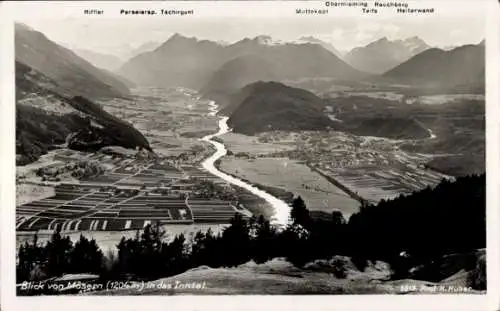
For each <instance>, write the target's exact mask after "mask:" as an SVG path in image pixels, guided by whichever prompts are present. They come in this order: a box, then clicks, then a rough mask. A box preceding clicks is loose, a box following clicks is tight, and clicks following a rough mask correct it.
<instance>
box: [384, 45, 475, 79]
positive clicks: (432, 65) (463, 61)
mask: <svg viewBox="0 0 500 311" xmlns="http://www.w3.org/2000/svg"><path fill="white" fill-rule="evenodd" d="M383 77H384V78H386V79H388V80H391V81H397V82H398V83H400V84H409V85H420V86H426V87H459V88H462V89H463V88H468V89H484V83H485V47H484V45H482V44H478V45H464V46H460V47H458V48H455V49H453V50H451V51H444V50H441V49H437V48H433V49H429V50H426V51H424V52H422V53H420V54H418V55H416V56H414V57H412V58H411V59H409V60H408V61H406V62H404V63H402V64H401V65H399V66H397V67H395V68H394V69H391V70H390V71H388V72H386V73H385V74H384V75H383Z"/></svg>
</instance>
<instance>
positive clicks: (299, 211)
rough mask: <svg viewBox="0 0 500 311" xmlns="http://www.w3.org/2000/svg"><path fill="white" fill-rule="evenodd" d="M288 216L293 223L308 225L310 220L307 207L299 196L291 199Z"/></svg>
mask: <svg viewBox="0 0 500 311" xmlns="http://www.w3.org/2000/svg"><path fill="white" fill-rule="evenodd" d="M290 216H291V218H292V222H293V223H294V224H299V225H301V226H303V227H304V228H308V227H309V225H310V222H311V218H310V216H309V210H308V209H307V207H306V204H305V202H304V200H302V198H301V197H300V196H298V197H297V198H295V199H293V202H292V210H291V212H290Z"/></svg>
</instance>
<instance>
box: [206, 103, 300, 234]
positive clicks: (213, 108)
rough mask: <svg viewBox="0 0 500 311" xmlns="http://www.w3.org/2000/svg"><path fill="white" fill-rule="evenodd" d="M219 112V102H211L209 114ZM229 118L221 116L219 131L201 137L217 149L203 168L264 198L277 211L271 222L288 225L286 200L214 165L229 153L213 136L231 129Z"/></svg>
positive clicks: (288, 212)
mask: <svg viewBox="0 0 500 311" xmlns="http://www.w3.org/2000/svg"><path fill="white" fill-rule="evenodd" d="M217 112H218V106H217V104H215V102H210V112H209V115H210V116H215V115H216V114H217ZM228 119H229V118H228V117H224V116H221V117H220V119H219V131H218V132H217V133H215V134H210V135H207V136H205V137H203V138H201V140H203V141H206V142H209V143H210V144H212V145H213V146H214V147H215V149H216V151H215V153H214V154H212V155H211V156H210V157H208V158H207V159H205V161H203V163H202V166H203V168H204V169H206V170H207V171H209V172H210V173H211V174H213V175H215V176H217V177H219V178H221V179H224V180H225V181H226V182H228V183H230V184H233V185H235V186H238V187H241V188H243V189H246V190H248V191H250V192H251V193H253V194H254V195H256V196H258V197H260V198H262V199H264V200H265V201H266V202H267V203H269V204H270V205H271V206H272V207H273V209H274V212H275V214H274V216H273V217H272V219H271V220H270V222H271V224H274V225H286V224H287V223H288V219H289V216H290V206H289V205H288V204H287V203H286V202H284V201H283V200H280V199H278V198H276V197H275V196H273V195H271V194H269V193H267V192H265V191H263V190H261V189H259V188H257V187H255V186H252V185H250V184H248V183H246V182H244V181H243V180H241V179H238V178H236V177H233V176H231V175H228V174H226V173H223V172H221V171H219V170H218V169H217V168H216V167H215V165H214V163H215V161H217V160H218V159H220V158H222V157H223V156H225V155H226V153H227V149H226V146H224V144H221V143H219V142H216V141H213V140H212V138H214V137H217V136H220V135H224V134H226V133H228V132H229V131H230V130H229V126H228V125H227V120H228Z"/></svg>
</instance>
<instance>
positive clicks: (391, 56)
mask: <svg viewBox="0 0 500 311" xmlns="http://www.w3.org/2000/svg"><path fill="white" fill-rule="evenodd" d="M429 48H430V47H429V45H427V43H425V42H424V41H423V40H422V39H420V38H419V37H411V38H408V39H405V40H394V41H390V40H388V39H387V38H386V37H383V38H381V39H379V40H377V41H374V42H372V43H370V44H368V45H366V46H363V47H357V48H354V49H352V50H351V51H350V52H348V53H347V54H346V55H345V56H344V60H345V61H346V62H347V63H348V64H349V65H351V66H353V67H354V68H356V69H358V70H361V71H365V72H369V73H373V74H382V73H384V72H386V71H388V70H390V69H392V68H394V67H396V66H397V65H399V64H401V63H402V62H404V61H406V60H408V59H410V58H411V57H413V56H415V55H417V54H418V53H420V52H422V51H425V50H427V49H429Z"/></svg>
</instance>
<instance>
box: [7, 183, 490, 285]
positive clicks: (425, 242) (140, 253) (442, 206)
mask: <svg viewBox="0 0 500 311" xmlns="http://www.w3.org/2000/svg"><path fill="white" fill-rule="evenodd" d="M485 206H486V204H485V174H482V175H477V176H476V175H474V176H467V177H460V178H457V179H456V180H455V181H448V180H443V181H442V182H441V183H440V184H438V185H437V186H436V187H434V188H430V187H428V188H425V189H423V190H420V191H416V192H414V193H412V194H410V195H401V196H399V197H398V198H395V199H392V200H382V201H380V202H379V203H378V204H374V205H369V204H364V205H363V206H362V207H361V209H360V211H359V212H357V213H355V214H353V215H352V216H351V217H350V219H349V220H348V221H347V220H346V219H344V217H343V216H342V214H341V213H340V212H337V211H335V212H333V213H331V215H330V217H329V218H324V217H323V218H321V219H315V218H314V217H311V215H310V213H309V210H308V208H307V206H306V204H305V202H304V201H303V200H302V198H301V197H297V198H295V199H294V200H293V202H292V210H291V215H290V222H289V224H288V225H287V226H285V227H284V228H277V227H275V226H272V225H271V224H270V223H269V221H267V220H265V219H264V218H263V217H259V218H255V217H253V218H251V219H250V220H248V221H247V220H244V219H243V218H242V217H241V216H240V214H235V216H234V217H233V218H232V219H231V221H230V225H229V226H228V227H227V228H226V229H224V230H223V231H222V232H220V233H218V234H214V233H213V232H212V231H211V230H208V231H206V232H202V231H199V232H197V233H196V234H195V235H194V236H193V238H192V239H190V241H187V240H186V237H185V236H184V235H183V234H180V235H177V236H175V237H174V238H173V239H167V235H166V233H165V231H164V230H163V229H162V226H161V225H160V224H159V223H156V224H152V225H147V226H146V227H145V228H144V229H143V230H142V232H139V231H138V232H137V234H136V236H135V237H133V238H125V237H123V238H122V239H121V241H120V242H119V243H118V245H117V246H116V247H117V254H116V255H113V254H110V255H108V256H104V255H103V253H102V251H101V250H100V249H99V247H98V245H97V243H96V241H95V240H88V239H86V238H85V237H83V236H81V237H80V240H79V241H77V242H76V243H75V244H74V245H73V244H72V242H71V241H70V239H69V237H62V236H61V233H60V231H56V232H55V233H54V234H53V236H52V238H51V240H50V241H49V242H47V243H46V245H45V246H41V245H39V243H38V241H37V237H36V236H35V237H34V240H33V241H32V242H31V243H28V242H26V243H25V244H23V245H21V247H20V249H19V256H18V265H17V279H18V283H20V282H22V281H23V280H39V279H47V278H50V277H55V276H60V275H63V274H66V273H93V274H97V275H99V277H100V279H101V280H102V281H106V280H124V279H127V280H130V279H136V280H152V279H158V278H161V277H168V276H172V275H176V274H179V273H182V272H184V271H186V270H188V269H191V268H194V267H198V266H202V265H205V266H209V267H213V268H217V267H234V266H238V265H240V264H243V263H245V262H248V261H250V260H253V261H255V262H256V263H264V262H266V261H268V260H270V259H272V258H277V257H284V258H286V260H288V261H289V262H291V263H292V264H294V265H295V266H297V267H303V266H304V265H305V264H306V263H308V262H310V261H313V260H316V259H330V258H332V257H333V256H335V255H342V256H348V257H350V258H352V261H353V263H354V264H355V265H356V267H357V268H358V269H360V270H364V268H365V267H366V266H367V265H368V263H369V261H375V260H382V261H386V262H388V263H389V264H390V265H391V268H392V270H393V278H407V277H408V276H409V273H410V272H409V271H410V268H411V267H415V266H418V265H423V264H429V263H435V262H437V261H439V259H440V258H442V257H443V256H444V255H447V254H454V253H467V252H473V251H475V250H477V249H480V248H485V247H486V224H485V222H486V220H485V212H486V209H485ZM474 265H475V261H474V259H471V264H470V265H469V268H468V269H471V270H472V269H474ZM483 268H484V267H483ZM483 270H484V269H483ZM339 271H340V272H339V274H338V277H342V276H343V273H342V271H341V270H339ZM483 272H484V271H483ZM438 273H439V271H437V270H436V271H435V272H428V273H427V275H423V276H421V277H422V278H424V279H427V280H431V281H438V280H439V277H440V276H439V275H438ZM472 286H473V287H474V288H477V289H484V288H485V286H486V285H485V280H484V275H483V276H477V275H475V276H474V280H473V284H472Z"/></svg>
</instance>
